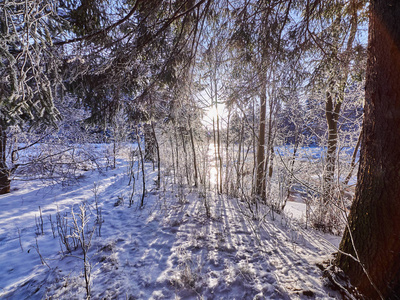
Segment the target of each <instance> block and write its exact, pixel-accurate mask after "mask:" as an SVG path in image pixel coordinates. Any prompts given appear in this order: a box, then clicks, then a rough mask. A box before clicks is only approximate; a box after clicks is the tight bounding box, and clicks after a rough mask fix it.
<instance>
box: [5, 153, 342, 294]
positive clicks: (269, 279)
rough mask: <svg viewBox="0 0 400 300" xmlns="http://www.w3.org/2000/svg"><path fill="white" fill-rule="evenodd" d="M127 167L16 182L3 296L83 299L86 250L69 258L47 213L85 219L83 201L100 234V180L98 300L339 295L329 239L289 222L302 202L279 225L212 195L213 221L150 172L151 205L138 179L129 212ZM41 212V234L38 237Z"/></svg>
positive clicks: (192, 199) (9, 206) (8, 213)
mask: <svg viewBox="0 0 400 300" xmlns="http://www.w3.org/2000/svg"><path fill="white" fill-rule="evenodd" d="M127 167H128V162H127V161H125V160H123V159H120V160H119V161H118V166H117V168H116V169H115V170H113V169H108V170H105V169H103V170H102V171H101V172H99V171H87V172H86V173H85V174H84V176H83V177H82V178H81V179H80V181H79V182H78V183H77V184H76V185H73V186H66V187H63V186H62V185H61V184H55V185H48V184H44V183H40V182H38V181H33V182H17V183H15V184H14V185H13V188H14V191H13V192H12V193H11V194H8V195H2V196H0V298H2V299H44V298H52V299H84V298H85V296H86V291H85V282H84V277H83V261H82V259H81V258H82V250H81V249H79V248H78V249H77V250H74V251H72V253H71V254H67V253H65V251H64V254H63V253H62V251H61V247H60V241H59V237H58V234H57V232H56V234H55V235H56V237H55V238H54V237H53V233H52V229H51V223H50V219H49V216H50V215H51V216H52V220H53V221H54V219H55V217H56V214H57V212H59V213H60V214H61V215H63V214H64V213H68V215H69V216H70V213H71V209H72V208H73V209H74V211H75V212H77V211H78V206H79V205H80V204H81V203H82V202H85V203H87V205H88V212H89V213H90V214H89V216H90V220H89V229H90V228H92V226H93V225H94V222H95V219H96V213H95V210H96V209H95V204H94V202H95V200H94V183H97V185H98V192H97V195H98V202H99V206H100V207H101V208H102V213H103V218H104V223H103V224H102V227H101V236H98V234H94V235H93V240H92V245H91V247H90V251H89V254H90V255H89V258H90V263H91V288H92V291H91V296H92V299H336V298H338V297H340V295H338V294H336V293H335V292H333V291H331V290H329V289H328V288H327V287H325V286H324V279H323V278H322V274H321V271H320V270H319V268H318V267H317V266H316V263H318V262H321V261H323V260H324V259H327V258H329V256H330V254H331V253H332V252H334V251H335V247H334V246H333V245H332V244H331V243H330V242H328V241H327V239H326V236H322V235H321V234H319V233H318V232H315V231H310V230H305V229H304V228H303V227H302V226H300V225H299V222H298V221H297V220H296V219H295V218H290V217H288V216H290V215H291V214H290V207H291V206H292V207H295V206H296V207H295V209H297V210H298V211H300V212H301V209H302V208H301V203H289V204H288V207H289V213H288V214H287V215H286V216H278V217H277V218H276V219H275V220H272V219H271V216H270V215H266V217H265V219H264V221H255V220H253V219H252V218H251V217H250V216H248V214H247V213H246V209H245V205H244V203H242V202H240V201H238V200H237V199H233V198H229V197H227V196H223V195H217V194H215V193H213V192H209V193H208V194H207V195H206V197H207V198H206V199H207V201H208V203H210V205H211V218H207V216H206V211H205V208H204V200H205V198H204V196H202V197H200V196H199V195H198V193H196V191H195V190H189V189H188V188H185V187H177V186H173V185H172V184H171V183H169V182H163V185H162V188H161V189H160V190H158V191H157V190H155V189H154V186H153V185H152V183H153V182H154V178H155V176H156V172H153V171H152V168H151V166H150V165H148V166H146V167H147V170H148V174H151V176H148V178H147V190H148V191H149V192H148V194H147V197H146V198H145V206H144V208H140V207H139V199H140V196H141V187H140V184H139V183H138V182H140V180H137V186H136V192H135V196H134V200H135V201H134V203H133V205H132V206H131V207H129V200H128V199H129V196H130V194H131V191H132V188H131V187H130V186H128V182H129V178H128V176H127V175H126V173H127ZM121 199H124V202H123V203H121ZM118 201H119V202H120V203H119V204H120V205H118V206H117V205H116V203H117V202H118ZM39 206H40V207H41V210H42V214H43V221H44V224H43V228H44V234H43V235H42V234H39V235H37V234H36V233H35V232H36V231H37V226H36V225H35V224H36V223H35V217H36V219H38V218H39ZM303 209H304V208H303ZM266 211H267V210H266ZM297 214H298V215H299V214H301V213H299V212H298V213H297ZM68 215H67V216H68ZM36 222H38V221H36ZM39 229H40V226H39ZM39 231H40V230H39ZM39 233H40V232H39ZM36 238H37V244H36ZM333 240H334V241H335V243H336V242H337V238H334V239H333ZM20 241H21V242H20ZM38 252H39V253H40V254H41V255H42V257H43V258H44V260H45V262H46V264H47V265H48V267H47V266H46V265H43V264H42V263H41V259H40V257H39V255H38Z"/></svg>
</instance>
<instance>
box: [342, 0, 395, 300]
mask: <svg viewBox="0 0 400 300" xmlns="http://www.w3.org/2000/svg"><path fill="white" fill-rule="evenodd" d="M370 9H371V11H370V24H369V41H368V62H367V81H366V99H365V100H366V103H365V115H364V127H363V133H362V142H361V158H360V166H359V171H358V182H357V188H356V197H355V200H354V203H353V205H352V208H351V212H350V215H349V226H348V228H347V230H346V231H345V234H344V236H343V239H342V242H341V244H340V251H342V252H345V253H349V254H351V255H352V256H354V257H356V258H357V259H358V260H359V261H360V263H359V262H356V261H355V260H354V259H352V258H350V257H349V256H347V255H345V254H342V253H341V252H339V254H338V256H337V259H336V264H337V265H338V266H339V267H340V268H342V269H343V270H344V271H345V273H346V274H347V275H348V276H349V278H350V280H351V282H352V283H353V284H354V285H356V286H357V287H358V288H359V290H360V291H361V292H362V293H364V294H365V296H366V297H368V298H371V299H376V298H378V296H381V298H385V299H399V297H400V92H399V89H400V22H399V20H400V1H398V0H375V1H371V4H370ZM367 274H368V275H367ZM378 291H379V292H378ZM379 294H380V295H379Z"/></svg>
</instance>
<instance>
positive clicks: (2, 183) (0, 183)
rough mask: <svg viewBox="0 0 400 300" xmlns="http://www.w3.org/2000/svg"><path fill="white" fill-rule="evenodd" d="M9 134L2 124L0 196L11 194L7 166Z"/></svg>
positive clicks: (0, 136) (0, 131)
mask: <svg viewBox="0 0 400 300" xmlns="http://www.w3.org/2000/svg"><path fill="white" fill-rule="evenodd" d="M6 145H7V133H6V131H5V129H4V126H2V125H1V124H0V195H1V194H6V193H9V192H10V180H9V178H8V173H9V172H8V168H7V164H6Z"/></svg>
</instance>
